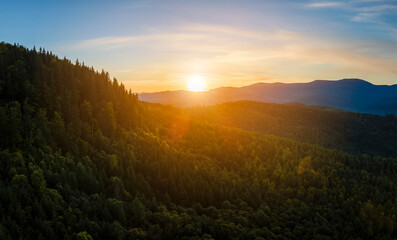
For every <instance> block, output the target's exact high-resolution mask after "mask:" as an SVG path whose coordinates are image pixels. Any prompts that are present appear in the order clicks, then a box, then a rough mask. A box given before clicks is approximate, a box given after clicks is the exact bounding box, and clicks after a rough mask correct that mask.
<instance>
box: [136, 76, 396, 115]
mask: <svg viewBox="0 0 397 240" xmlns="http://www.w3.org/2000/svg"><path fill="white" fill-rule="evenodd" d="M138 96H139V99H140V100H142V101H147V102H153V103H162V104H171V105H174V106H177V107H191V106H196V105H215V104H219V103H224V102H234V101H240V100H251V101H258V102H271V103H302V104H305V105H317V106H326V107H333V108H339V109H342V110H347V111H354V112H363V113H373V114H381V115H384V114H388V113H392V114H396V113H397V84H394V85H375V84H372V83H370V82H367V81H364V80H361V79H342V80H337V81H330V80H315V81H313V82H309V83H279V82H277V83H256V84H253V85H249V86H245V87H221V88H216V89H212V90H209V91H206V92H189V91H163V92H155V93H140V94H139V95H138Z"/></svg>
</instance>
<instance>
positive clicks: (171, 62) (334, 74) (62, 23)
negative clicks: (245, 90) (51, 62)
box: [0, 0, 397, 92]
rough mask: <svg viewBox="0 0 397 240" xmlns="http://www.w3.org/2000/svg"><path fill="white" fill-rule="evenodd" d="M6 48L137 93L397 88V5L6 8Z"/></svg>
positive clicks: (368, 1) (391, 1) (0, 15)
mask: <svg viewBox="0 0 397 240" xmlns="http://www.w3.org/2000/svg"><path fill="white" fill-rule="evenodd" d="M0 41H5V42H9V43H19V44H20V45H23V46H26V47H28V48H33V46H36V48H38V47H44V48H45V49H46V50H51V51H52V52H53V53H54V54H56V55H58V56H59V57H60V58H63V57H64V56H65V57H66V58H68V59H71V60H72V61H75V60H76V59H78V60H79V61H80V62H84V63H85V65H87V66H93V67H94V68H95V69H97V70H99V71H100V70H102V69H104V70H105V71H108V72H109V74H110V76H111V77H115V78H117V80H119V81H121V82H123V84H124V85H125V86H126V87H127V88H131V90H132V91H133V92H155V91H164V90H185V89H187V83H186V82H187V80H188V79H192V77H194V76H200V77H201V78H202V79H204V80H205V82H206V88H207V89H212V88H217V87H221V86H235V87H240V86H245V85H250V84H253V83H257V82H310V81H313V80H317V79H327V80H336V79H342V78H361V79H364V80H367V81H370V82H372V83H374V84H387V85H390V84H397V0H347V1H332V0H331V1H316V0H305V1H292V0H273V1H270V0H244V1H233V0H231V1H222V0H218V1H216V0H200V1H194V0H190V1H187V0H185V1H182V0H181V1H176V0H170V1H168V0H157V1H156V0H134V1H117V0H113V1H101V0H95V1H94V0H85V1H74V0H68V1H61V0H55V1H54V0H51V1H41V0H37V1H31V0H26V1H19V0H0Z"/></svg>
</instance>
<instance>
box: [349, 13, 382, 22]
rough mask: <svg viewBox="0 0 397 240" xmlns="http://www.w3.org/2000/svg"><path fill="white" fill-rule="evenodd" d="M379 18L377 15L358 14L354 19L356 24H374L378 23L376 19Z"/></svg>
mask: <svg viewBox="0 0 397 240" xmlns="http://www.w3.org/2000/svg"><path fill="white" fill-rule="evenodd" d="M377 16H378V14H377V13H367V12H364V13H358V14H357V15H356V16H354V17H353V18H352V20H353V21H355V22H372V23H378V21H376V17H377Z"/></svg>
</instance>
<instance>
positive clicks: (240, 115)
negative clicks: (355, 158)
mask: <svg viewBox="0 0 397 240" xmlns="http://www.w3.org/2000/svg"><path fill="white" fill-rule="evenodd" d="M185 112H186V113H187V114H188V115H189V116H190V117H191V118H194V119H196V120H200V121H207V122H210V123H213V124H218V125H224V126H230V127H236V128H242V129H245V130H248V131H256V132H260V133H263V134H273V135H276V136H282V137H287V138H291V139H294V140H297V141H300V142H308V143H312V144H316V145H320V146H324V147H326V148H332V149H339V150H343V151H347V152H350V153H367V154H371V155H375V156H376V155H381V156H397V134H396V133H397V117H396V116H395V115H393V114H388V115H386V116H380V115H373V114H363V113H353V112H347V111H342V110H337V109H333V108H326V107H317V106H305V105H303V104H296V103H293V104H292V103H291V104H275V103H261V102H252V101H239V102H231V103H223V104H219V105H216V106H199V107H193V108H189V109H186V110H185Z"/></svg>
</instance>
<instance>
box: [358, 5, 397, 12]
mask: <svg viewBox="0 0 397 240" xmlns="http://www.w3.org/2000/svg"><path fill="white" fill-rule="evenodd" d="M358 10H359V11H361V12H383V11H387V10H397V5H393V4H380V5H373V6H369V7H363V8H359V9H358Z"/></svg>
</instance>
